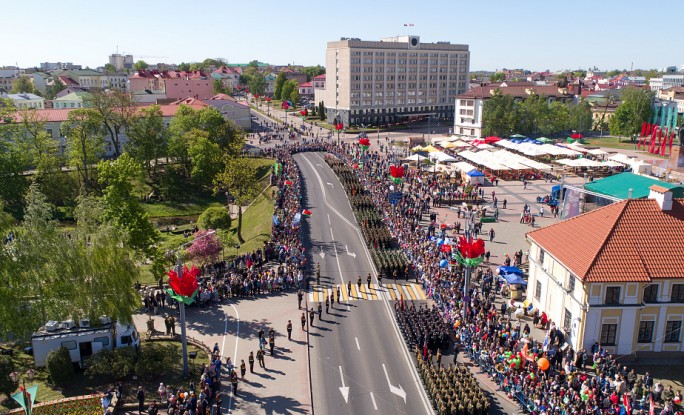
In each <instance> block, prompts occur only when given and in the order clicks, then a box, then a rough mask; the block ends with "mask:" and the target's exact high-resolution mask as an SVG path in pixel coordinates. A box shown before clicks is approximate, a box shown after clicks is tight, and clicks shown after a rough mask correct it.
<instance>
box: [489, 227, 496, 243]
mask: <svg viewBox="0 0 684 415" xmlns="http://www.w3.org/2000/svg"><path fill="white" fill-rule="evenodd" d="M494 235H495V234H494V228H489V242H492V241H494Z"/></svg>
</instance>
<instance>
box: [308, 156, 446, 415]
mask: <svg viewBox="0 0 684 415" xmlns="http://www.w3.org/2000/svg"><path fill="white" fill-rule="evenodd" d="M295 161H296V162H297V164H298V166H299V168H300V170H301V174H302V180H303V183H304V194H303V199H302V207H303V208H306V209H309V210H311V212H312V215H311V216H310V217H308V219H306V220H305V221H304V225H303V235H304V244H305V247H306V248H307V249H308V250H309V252H310V255H311V260H312V261H313V262H314V263H315V262H318V263H319V264H320V269H321V284H322V285H324V286H325V285H328V286H330V287H336V286H337V285H340V286H341V287H340V288H341V289H346V283H347V282H348V281H350V280H351V281H352V283H353V284H356V282H357V278H358V277H359V276H361V277H362V284H363V289H364V290H367V289H368V288H367V282H366V277H367V275H368V274H369V273H371V275H372V289H377V279H376V276H375V273H374V271H373V269H372V266H371V260H370V257H369V255H368V252H367V251H366V248H365V244H364V242H363V241H362V239H361V235H360V233H359V232H358V229H357V227H356V222H355V219H354V215H353V213H352V210H351V207H350V205H349V202H348V200H347V197H346V194H345V193H344V190H343V188H342V185H341V184H340V182H339V181H338V180H337V177H336V176H335V174H334V173H333V172H332V170H331V169H330V168H329V167H328V166H327V164H326V163H325V161H324V155H323V154H322V153H302V154H298V155H296V156H295ZM379 297H381V298H382V301H369V300H366V301H354V302H348V303H342V304H335V307H334V309H330V313H329V314H327V313H326V312H325V306H323V316H322V320H319V318H318V314H316V317H315V321H314V324H313V326H312V327H310V328H309V342H310V348H311V349H310V363H311V380H312V382H311V383H312V396H313V406H314V413H317V414H332V413H335V414H361V413H364V414H365V413H378V414H412V415H413V414H432V413H433V412H432V409H431V407H430V405H429V404H428V400H427V396H426V394H425V391H424V389H423V386H422V384H421V383H420V380H419V377H418V374H417V372H416V370H415V368H414V365H413V363H412V361H411V359H412V357H411V356H410V355H409V353H408V350H407V348H406V346H405V343H404V340H403V338H401V335H400V334H399V332H398V330H397V329H396V326H395V324H394V318H393V313H394V310H393V305H392V303H391V302H390V301H389V300H388V298H389V296H388V295H387V293H386V291H385V289H384V288H380V295H379ZM308 306H309V307H310V308H311V307H317V303H309V304H308ZM347 388H348V389H347Z"/></svg>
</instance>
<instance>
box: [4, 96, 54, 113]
mask: <svg viewBox="0 0 684 415" xmlns="http://www.w3.org/2000/svg"><path fill="white" fill-rule="evenodd" d="M0 98H5V99H9V100H11V101H12V103H13V104H14V108H16V109H19V110H25V109H44V108H45V98H43V97H41V96H39V95H35V94H27V93H21V94H0Z"/></svg>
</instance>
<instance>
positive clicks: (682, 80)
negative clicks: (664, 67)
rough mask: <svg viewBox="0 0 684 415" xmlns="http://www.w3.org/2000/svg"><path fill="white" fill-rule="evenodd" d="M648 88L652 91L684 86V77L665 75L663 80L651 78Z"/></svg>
mask: <svg viewBox="0 0 684 415" xmlns="http://www.w3.org/2000/svg"><path fill="white" fill-rule="evenodd" d="M648 86H649V87H650V88H651V91H660V90H661V89H669V88H672V87H676V86H684V75H663V76H662V77H661V78H651V79H650V80H649V82H648Z"/></svg>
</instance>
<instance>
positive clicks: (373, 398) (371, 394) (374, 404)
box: [370, 392, 378, 411]
mask: <svg viewBox="0 0 684 415" xmlns="http://www.w3.org/2000/svg"><path fill="white" fill-rule="evenodd" d="M370 397H371V401H373V408H375V410H376V411H377V410H378V404H377V403H375V396H373V392H371V393H370Z"/></svg>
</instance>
